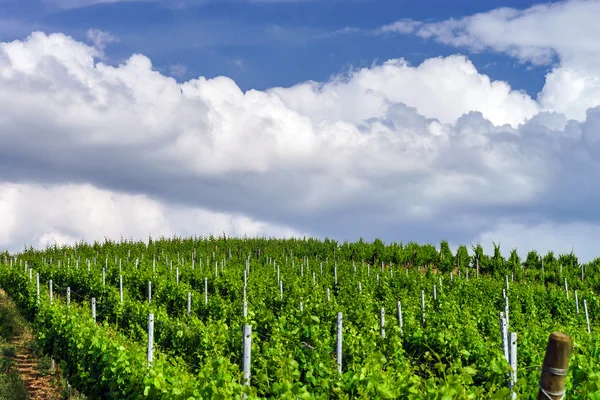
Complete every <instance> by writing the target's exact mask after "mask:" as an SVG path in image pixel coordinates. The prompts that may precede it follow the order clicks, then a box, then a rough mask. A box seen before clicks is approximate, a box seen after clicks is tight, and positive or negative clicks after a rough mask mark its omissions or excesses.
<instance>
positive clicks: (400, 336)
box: [0, 237, 600, 399]
mask: <svg viewBox="0 0 600 400" xmlns="http://www.w3.org/2000/svg"><path fill="white" fill-rule="evenodd" d="M0 257H2V258H1V260H2V263H1V265H0V287H1V288H3V289H4V290H5V291H6V292H7V293H8V295H9V296H10V297H11V298H12V300H13V301H14V302H15V303H16V304H17V305H18V307H19V308H20V309H21V310H22V311H23V313H24V314H25V315H26V317H27V318H29V319H30V320H32V321H33V324H34V325H33V326H34V329H35V332H36V334H37V337H38V339H39V341H40V342H41V344H42V346H43V350H44V352H45V353H46V354H48V355H50V356H51V357H52V360H53V362H55V363H56V365H57V367H58V368H59V369H60V371H61V373H62V374H64V376H65V377H66V378H67V379H68V382H69V384H70V385H71V386H72V387H73V389H76V390H77V391H79V392H81V393H83V394H85V395H86V396H88V397H89V398H112V399H143V398H152V399H229V398H248V399H254V398H277V399H280V398H281V399H298V398H300V399H309V398H311V399H312V398H314V399H389V398H402V399H504V398H512V397H513V396H514V395H515V394H516V396H517V398H522V399H528V398H537V396H538V391H539V386H538V385H539V382H540V376H541V366H542V363H543V361H544V355H545V351H546V344H547V342H548V336H549V334H550V333H551V332H554V331H560V332H564V333H566V334H568V335H570V336H571V338H572V340H573V349H572V351H571V356H570V359H569V367H568V373H567V376H566V384H565V391H566V398H569V399H584V398H585V399H588V398H591V399H600V339H599V338H598V335H597V333H598V332H599V331H600V296H598V294H597V293H599V291H600V268H599V266H600V260H596V261H594V262H591V263H587V264H581V263H579V262H578V259H577V257H576V256H575V255H574V254H572V253H571V254H562V255H554V254H553V253H551V252H550V253H548V254H545V255H541V254H537V253H536V252H534V251H532V252H530V253H528V255H527V257H526V258H525V259H520V257H519V256H518V254H517V252H516V251H514V250H513V251H512V252H511V253H510V256H509V257H508V258H504V257H503V256H502V254H501V252H500V248H499V247H498V246H496V247H495V251H494V254H492V255H486V254H484V252H483V249H482V248H481V247H480V246H476V247H473V248H472V249H471V251H470V252H469V251H467V248H466V247H465V246H461V247H459V248H458V250H457V252H456V253H453V252H452V251H451V250H450V247H449V246H448V243H446V242H442V243H441V244H440V246H439V247H436V246H433V245H418V244H415V243H408V244H397V243H393V244H389V245H385V244H384V243H383V242H381V241H379V240H376V241H375V242H373V243H367V242H363V241H362V240H361V241H360V242H357V243H348V242H344V243H339V242H336V241H332V240H325V241H318V240H313V239H288V240H276V239H264V238H263V239H248V238H244V239H241V238H240V239H236V238H226V237H219V238H217V237H208V238H189V239H181V238H173V239H160V240H152V239H150V240H149V241H148V242H147V243H145V242H131V241H121V242H112V241H105V242H103V243H93V244H88V243H79V244H77V245H75V246H70V247H56V246H55V247H52V248H47V249H46V250H44V251H38V250H34V249H31V248H30V249H25V250H24V251H23V252H21V253H19V254H8V253H4V254H1V255H0ZM500 313H502V318H501V317H500V315H501V314H500ZM510 332H514V334H515V335H514V336H513V335H506V333H510ZM507 337H516V342H514V343H507V342H506V339H507ZM513 344H514V346H512V345H513ZM507 347H509V349H508V350H507ZM511 347H514V349H516V351H517V352H516V353H514V356H508V353H507V351H508V352H509V353H510V354H512V352H513V351H514V349H512V348H511ZM509 361H510V362H509ZM511 363H512V364H513V366H512V368H511ZM548 398H550V399H554V398H560V397H548Z"/></svg>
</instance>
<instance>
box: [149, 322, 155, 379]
mask: <svg viewBox="0 0 600 400" xmlns="http://www.w3.org/2000/svg"><path fill="white" fill-rule="evenodd" d="M153 350H154V314H148V368H150V366H151V365H152V356H153Z"/></svg>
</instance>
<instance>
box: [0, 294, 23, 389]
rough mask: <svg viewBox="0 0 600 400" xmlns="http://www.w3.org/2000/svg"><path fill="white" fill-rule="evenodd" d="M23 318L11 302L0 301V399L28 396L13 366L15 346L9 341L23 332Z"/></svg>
mask: <svg viewBox="0 0 600 400" xmlns="http://www.w3.org/2000/svg"><path fill="white" fill-rule="evenodd" d="M23 329H25V320H24V319H23V317H21V315H20V314H19V312H18V310H17V309H16V307H15V306H14V304H13V303H12V302H9V301H0V400H22V399H23V400H24V399H28V398H29V396H28V394H27V391H26V390H25V386H24V385H23V381H22V380H21V378H20V377H19V373H18V372H17V370H16V368H15V362H14V357H15V355H16V349H15V346H13V345H11V344H10V343H9V341H10V340H11V339H13V338H15V337H16V336H18V335H20V334H21V333H23Z"/></svg>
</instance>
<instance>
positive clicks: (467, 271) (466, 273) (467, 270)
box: [465, 267, 469, 282]
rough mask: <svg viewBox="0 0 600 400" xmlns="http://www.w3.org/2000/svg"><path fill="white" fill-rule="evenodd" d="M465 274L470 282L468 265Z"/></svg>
mask: <svg viewBox="0 0 600 400" xmlns="http://www.w3.org/2000/svg"><path fill="white" fill-rule="evenodd" d="M465 276H466V280H467V282H469V268H468V267H465Z"/></svg>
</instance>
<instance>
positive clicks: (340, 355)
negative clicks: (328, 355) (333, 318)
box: [336, 312, 342, 374]
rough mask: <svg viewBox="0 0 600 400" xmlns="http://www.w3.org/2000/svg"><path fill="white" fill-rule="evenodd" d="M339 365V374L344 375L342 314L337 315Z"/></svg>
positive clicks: (337, 354)
mask: <svg viewBox="0 0 600 400" xmlns="http://www.w3.org/2000/svg"><path fill="white" fill-rule="evenodd" d="M336 350H337V351H336V356H337V364H338V372H339V373H340V374H341V373H342V313H341V312H338V313H337V349H336Z"/></svg>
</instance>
